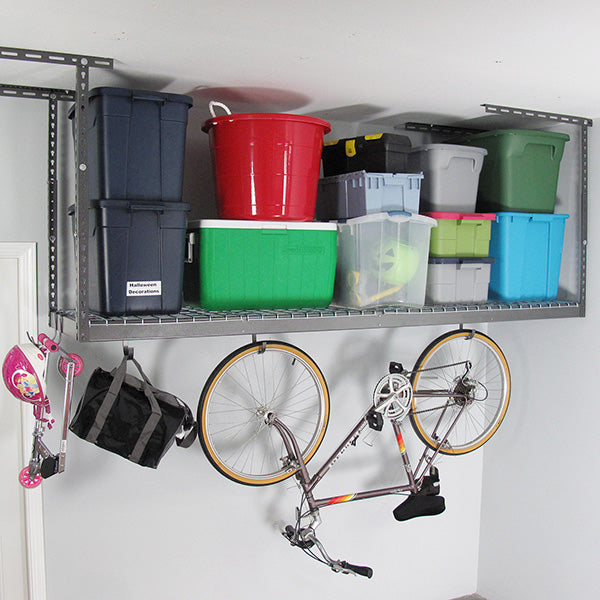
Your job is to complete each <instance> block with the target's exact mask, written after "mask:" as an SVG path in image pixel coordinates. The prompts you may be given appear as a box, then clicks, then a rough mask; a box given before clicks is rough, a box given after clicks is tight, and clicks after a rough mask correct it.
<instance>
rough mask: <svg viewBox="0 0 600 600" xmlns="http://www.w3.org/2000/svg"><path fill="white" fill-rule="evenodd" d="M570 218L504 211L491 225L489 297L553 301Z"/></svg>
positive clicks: (510, 299) (507, 300)
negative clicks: (493, 259)
mask: <svg viewBox="0 0 600 600" xmlns="http://www.w3.org/2000/svg"><path fill="white" fill-rule="evenodd" d="M568 218H569V215H548V214H534V213H516V212H512V213H511V212H504V213H498V214H497V215H496V222H494V223H492V234H491V239H490V255H491V256H493V257H494V258H495V259H496V260H495V262H494V264H493V265H492V268H491V273H490V298H494V299H497V300H502V301H506V302H518V301H528V300H534V301H535V300H554V299H556V296H557V295H558V281H559V277H560V264H561V259H562V247H563V238H564V231H565V222H566V220H567V219H568Z"/></svg>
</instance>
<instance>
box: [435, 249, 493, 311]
mask: <svg viewBox="0 0 600 600" xmlns="http://www.w3.org/2000/svg"><path fill="white" fill-rule="evenodd" d="M493 262H494V259H493V258H490V257H486V258H471V257H468V258H459V257H443V258H430V259H429V268H428V269H427V287H426V291H425V301H426V302H427V304H481V303H484V302H487V299H488V289H489V284H490V269H491V265H492V263H493Z"/></svg>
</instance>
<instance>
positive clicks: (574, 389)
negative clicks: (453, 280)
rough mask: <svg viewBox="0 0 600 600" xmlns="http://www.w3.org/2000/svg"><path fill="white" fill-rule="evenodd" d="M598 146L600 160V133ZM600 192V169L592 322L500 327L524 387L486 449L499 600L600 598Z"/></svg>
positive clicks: (594, 175)
mask: <svg viewBox="0 0 600 600" xmlns="http://www.w3.org/2000/svg"><path fill="white" fill-rule="evenodd" d="M590 142H591V144H590V155H591V156H592V157H594V156H597V154H598V151H599V150H600V138H599V136H598V134H597V131H594V130H592V131H591V135H590ZM599 186H600V178H599V176H598V172H597V170H595V169H594V161H591V167H590V204H589V208H590V213H589V236H588V240H589V245H588V248H589V253H588V265H589V269H588V279H587V286H588V287H587V290H588V304H587V317H586V318H585V319H575V320H559V321H557V322H547V321H532V322H527V323H511V324H508V323H504V324H500V325H493V326H491V327H490V332H491V334H492V336H494V335H495V336H498V337H500V336H502V339H503V344H504V350H505V351H506V352H507V353H508V354H509V355H511V357H513V360H512V361H511V373H512V377H513V386H514V387H513V401H512V406H511V407H510V409H509V412H508V415H507V418H506V419H505V422H504V424H503V426H502V427H501V428H500V430H499V432H498V434H497V435H496V436H495V438H494V439H493V443H491V444H489V445H488V446H486V448H485V449H484V478H483V482H484V487H483V490H484V491H483V501H482V521H481V527H482V531H481V549H480V573H479V585H478V590H479V592H480V593H481V594H483V595H484V596H485V597H487V598H490V599H491V600H505V599H506V600H521V599H525V598H527V600H542V599H544V600H546V599H554V598H581V599H587V598H596V597H597V593H598V589H600V573H599V572H598V568H597V565H598V562H599V560H600V550H599V549H598V536H599V535H600V525H599V521H598V514H597V501H596V499H597V497H598V493H599V492H600V484H599V482H598V478H597V472H598V466H597V459H596V451H595V439H596V433H597V423H598V422H599V421H600V405H599V404H598V401H597V400H598V393H597V386H596V377H595V376H596V374H597V371H598V358H599V356H600V352H599V346H598V340H597V333H598V330H599V327H600V313H599V311H598V302H597V301H596V298H597V297H598V292H599V280H598V268H597V264H598V260H599V257H600V255H599V249H598V244H597V242H596V239H595V237H596V235H597V233H596V232H598V230H599V228H600V222H599V218H600V215H599V213H598V210H597V206H596V203H595V202H594V198H596V197H597V195H598V190H599Z"/></svg>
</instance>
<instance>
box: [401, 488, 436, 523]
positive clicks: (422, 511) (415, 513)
mask: <svg viewBox="0 0 600 600" xmlns="http://www.w3.org/2000/svg"><path fill="white" fill-rule="evenodd" d="M445 510H446V501H445V499H444V497H443V496H428V495H420V494H412V495H410V496H409V497H408V498H407V499H406V500H405V501H404V502H402V503H401V504H399V505H398V506H397V507H396V508H395V509H394V511H393V514H394V518H395V519H396V521H408V520H409V519H414V518H416V517H427V516H433V515H439V514H440V513H443V512H444V511H445Z"/></svg>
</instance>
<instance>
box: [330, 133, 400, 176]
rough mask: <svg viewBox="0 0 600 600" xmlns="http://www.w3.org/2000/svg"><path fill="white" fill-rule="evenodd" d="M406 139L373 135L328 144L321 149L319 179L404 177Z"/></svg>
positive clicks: (389, 135) (395, 136) (387, 134)
mask: <svg viewBox="0 0 600 600" xmlns="http://www.w3.org/2000/svg"><path fill="white" fill-rule="evenodd" d="M410 148H411V144H410V139H409V138H408V137H407V136H405V135H399V134H396V133H377V134H373V135H364V136H360V137H355V138H344V139H341V140H331V141H328V142H325V143H324V145H323V154H322V157H323V175H324V176H325V177H331V176H333V175H343V174H345V173H354V172H355V171H366V172H367V173H408V172H409V171H408V168H407V157H408V153H409V152H410Z"/></svg>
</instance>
